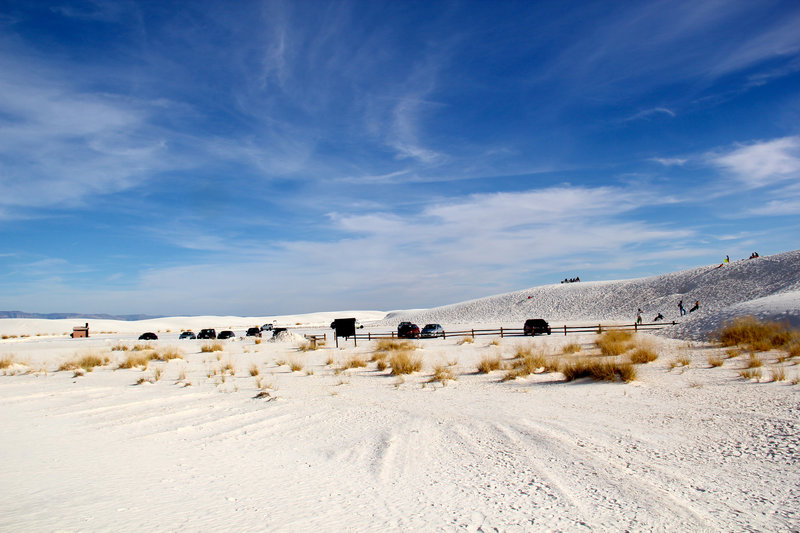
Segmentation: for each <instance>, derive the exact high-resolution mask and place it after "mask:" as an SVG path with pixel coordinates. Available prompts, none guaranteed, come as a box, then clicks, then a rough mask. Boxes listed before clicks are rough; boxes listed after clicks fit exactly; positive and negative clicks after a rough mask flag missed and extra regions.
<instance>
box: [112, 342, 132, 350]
mask: <svg viewBox="0 0 800 533" xmlns="http://www.w3.org/2000/svg"><path fill="white" fill-rule="evenodd" d="M130 349H131V348H130V346H128V345H127V344H122V343H121V342H120V343H117V344H115V345H114V346H112V347H111V351H112V352H127V351H128V350H130Z"/></svg>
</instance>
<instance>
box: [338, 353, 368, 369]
mask: <svg viewBox="0 0 800 533" xmlns="http://www.w3.org/2000/svg"><path fill="white" fill-rule="evenodd" d="M365 366H367V362H366V361H364V359H362V358H361V357H360V356H358V355H354V356H352V357H349V358H348V359H346V360H345V361H344V363H342V369H344V370H347V369H348V368H363V367H365Z"/></svg>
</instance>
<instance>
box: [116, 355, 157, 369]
mask: <svg viewBox="0 0 800 533" xmlns="http://www.w3.org/2000/svg"><path fill="white" fill-rule="evenodd" d="M154 359H158V356H157V355H156V353H155V352H145V353H131V354H130V355H128V357H126V358H125V360H124V361H122V362H121V363H120V364H119V366H118V367H117V368H139V367H144V368H147V366H148V365H149V364H150V361H152V360H154Z"/></svg>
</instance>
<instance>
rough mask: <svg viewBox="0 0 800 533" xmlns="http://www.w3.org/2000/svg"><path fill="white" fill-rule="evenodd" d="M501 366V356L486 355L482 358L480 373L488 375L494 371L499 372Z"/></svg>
mask: <svg viewBox="0 0 800 533" xmlns="http://www.w3.org/2000/svg"><path fill="white" fill-rule="evenodd" d="M500 364H501V362H500V356H499V355H486V356H484V357H482V358H481V360H480V362H479V363H478V372H479V373H481V374H488V373H489V372H491V371H492V370H499V369H500Z"/></svg>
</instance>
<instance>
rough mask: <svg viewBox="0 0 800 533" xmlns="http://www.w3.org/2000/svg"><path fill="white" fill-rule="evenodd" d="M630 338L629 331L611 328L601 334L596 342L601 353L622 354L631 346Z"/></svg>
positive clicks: (631, 336) (631, 335)
mask: <svg viewBox="0 0 800 533" xmlns="http://www.w3.org/2000/svg"><path fill="white" fill-rule="evenodd" d="M632 338H633V334H632V333H631V332H630V331H625V330H621V329H611V330H608V331H606V332H605V333H603V334H601V335H600V336H599V337H598V339H597V341H596V344H597V347H598V348H600V353H601V354H603V355H622V354H624V353H625V352H627V351H628V350H630V349H631V348H632V347H633V343H632V342H631V339H632Z"/></svg>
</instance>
